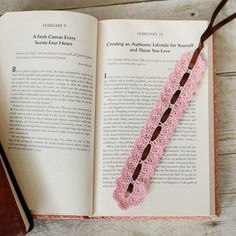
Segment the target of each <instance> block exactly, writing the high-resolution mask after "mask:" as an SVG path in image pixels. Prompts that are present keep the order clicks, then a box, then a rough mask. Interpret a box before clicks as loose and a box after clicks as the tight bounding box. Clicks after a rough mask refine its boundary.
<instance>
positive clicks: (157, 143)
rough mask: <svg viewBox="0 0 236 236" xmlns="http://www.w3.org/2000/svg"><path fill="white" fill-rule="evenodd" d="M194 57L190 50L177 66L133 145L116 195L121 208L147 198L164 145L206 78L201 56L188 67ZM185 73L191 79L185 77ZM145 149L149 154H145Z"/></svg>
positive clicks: (118, 183) (121, 174)
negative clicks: (145, 196) (175, 96)
mask: <svg viewBox="0 0 236 236" xmlns="http://www.w3.org/2000/svg"><path fill="white" fill-rule="evenodd" d="M191 58H192V54H187V55H185V56H183V57H182V58H181V59H180V61H179V62H178V64H177V65H176V66H175V68H174V70H173V71H172V72H171V74H170V75H169V78H168V80H167V81H166V83H165V86H164V89H163V91H162V93H161V95H160V97H159V99H158V100H157V102H156V103H155V104H154V107H153V109H152V111H151V112H150V114H149V116H148V118H147V120H146V122H145V124H144V127H143V128H142V130H141V132H140V134H139V137H138V138H137V139H136V141H135V142H134V144H133V146H132V150H131V152H130V154H129V157H128V159H127V160H126V162H125V164H124V167H123V169H122V170H121V173H120V177H119V178H118V179H117V181H116V189H115V191H114V193H113V197H114V199H115V200H116V201H117V203H118V205H119V207H120V208H121V209H128V208H129V207H131V206H136V205H138V204H139V203H140V202H141V200H142V199H143V197H144V195H145V194H146V192H147V190H148V186H149V183H150V179H151V177H152V176H153V174H154V170H155V168H156V167H157V166H158V165H159V163H160V160H161V157H162V155H163V152H164V149H165V147H166V145H167V144H168V142H169V139H170V138H171V136H172V135H173V134H174V131H175V129H176V127H177V126H178V123H179V121H180V119H181V117H182V115H183V113H184V111H185V109H186V108H187V107H188V105H189V102H190V100H191V97H192V96H193V94H194V93H195V92H196V90H197V87H198V85H199V83H200V81H201V79H202V78H203V75H204V72H205V69H206V63H205V61H204V60H203V58H202V57H201V56H199V57H198V60H197V62H196V64H195V66H194V68H193V69H192V71H191V70H189V69H188V65H189V62H190V60H191ZM186 68H187V69H186ZM185 76H186V77H185ZM184 77H185V78H187V79H186V80H184ZM177 90H180V92H178V93H179V94H178V96H177V99H176V100H175V99H174V100H175V101H174V102H173V100H172V99H173V97H174V94H176V92H177ZM168 108H169V109H168ZM167 109H168V111H167ZM166 117H167V118H166ZM161 120H162V121H164V122H161ZM157 127H161V128H158V129H159V131H158V132H159V133H158V132H157V133H158V135H154V132H155V131H157V130H156V129H157ZM154 136H156V137H154ZM154 138H155V139H154ZM148 144H149V145H148ZM147 146H148V147H147ZM145 149H146V151H145ZM147 149H148V150H147ZM145 152H146V153H147V155H146V154H145V155H144V153H145ZM135 173H136V174H135ZM127 193H128V196H127Z"/></svg>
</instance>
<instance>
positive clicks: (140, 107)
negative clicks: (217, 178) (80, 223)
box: [94, 20, 215, 216]
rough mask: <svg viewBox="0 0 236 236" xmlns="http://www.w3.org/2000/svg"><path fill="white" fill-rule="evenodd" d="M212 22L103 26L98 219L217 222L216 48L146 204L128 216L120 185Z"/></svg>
mask: <svg viewBox="0 0 236 236" xmlns="http://www.w3.org/2000/svg"><path fill="white" fill-rule="evenodd" d="M206 27H207V22H206V21H150V20H148V21H145V20H106V21H100V22H99V39H98V71H97V99H96V139H95V143H96V147H95V148H96V151H95V186H94V215H98V216H210V215H214V214H215V200H214V199H215V192H214V185H215V183H214V174H213V173H214V127H213V120H214V119H213V59H212V51H213V49H212V40H211V39H210V40H208V41H207V43H206V44H205V48H204V49H203V51H202V55H203V58H204V60H205V61H206V63H207V69H206V72H205V75H204V78H203V81H202V82H201V84H200V87H199V89H198V91H197V93H196V94H195V96H194V97H193V99H192V101H191V102H190V106H189V107H188V108H187V110H186V112H185V113H184V116H183V118H182V120H181V122H180V124H179V126H178V128H177V129H176V131H175V134H174V136H173V137H172V138H171V140H170V142H169V144H168V146H167V148H166V150H165V154H164V156H163V157H162V161H161V164H160V166H159V167H157V169H156V171H155V174H154V176H153V178H152V180H151V184H150V186H149V191H148V193H147V195H146V196H145V198H144V200H143V201H142V203H141V204H140V205H138V206H136V207H133V208H130V209H128V210H121V209H120V208H119V207H118V205H117V203H116V202H115V201H114V199H113V191H114V189H115V181H116V179H117V177H118V176H119V175H120V171H121V169H122V167H123V165H124V162H125V160H126V159H127V157H128V155H129V153H130V151H131V148H132V144H133V143H134V141H135V139H136V138H137V137H138V135H139V132H140V130H141V128H142V127H143V125H144V122H145V120H146V119H147V117H148V115H149V113H150V112H151V110H152V107H153V105H154V103H155V102H156V100H157V99H158V97H159V95H160V92H161V90H162V87H163V85H164V83H165V81H166V80H167V78H168V75H169V74H170V72H171V70H172V69H173V68H174V66H175V64H176V63H177V62H178V61H179V59H180V58H181V56H183V55H185V54H187V53H191V52H193V51H194V50H195V48H196V47H197V45H198V42H199V39H200V36H201V34H202V32H204V30H205V29H206Z"/></svg>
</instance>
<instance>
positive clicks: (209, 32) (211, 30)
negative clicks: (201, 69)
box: [188, 0, 236, 70]
mask: <svg viewBox="0 0 236 236" xmlns="http://www.w3.org/2000/svg"><path fill="white" fill-rule="evenodd" d="M227 2H228V0H222V1H221V2H220V3H219V4H218V6H217V7H216V9H215V11H214V12H213V14H212V17H211V20H210V23H209V25H208V27H207V28H206V30H205V32H204V33H203V34H202V36H201V38H200V42H199V45H198V48H197V49H196V50H195V51H194V54H193V57H192V59H191V61H190V63H189V66H188V68H189V69H190V70H191V69H193V67H194V65H195V64H196V61H197V58H198V56H199V54H200V52H201V50H202V49H203V47H204V42H205V41H206V40H207V39H208V38H209V37H210V36H211V35H213V34H214V33H215V32H216V31H217V30H218V29H220V28H221V27H222V26H224V25H225V24H227V23H228V22H230V21H232V20H233V19H235V18H236V12H235V13H234V14H232V15H230V16H228V17H226V18H225V19H224V20H222V21H220V22H219V23H218V24H216V25H215V26H213V24H214V21H215V19H216V17H217V15H218V13H219V12H220V11H221V9H222V8H223V7H224V5H225V4H226V3H227Z"/></svg>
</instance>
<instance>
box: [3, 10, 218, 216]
mask: <svg viewBox="0 0 236 236" xmlns="http://www.w3.org/2000/svg"><path fill="white" fill-rule="evenodd" d="M206 27H207V22H206V21H156V20H153V21H152V20H147V21H146V20H105V21H98V20H97V19H95V18H94V17H92V16H89V15H84V14H79V13H72V12H58V11H55V12H52V11H48V12H47V11H46V12H18V13H7V14H5V15H4V16H2V17H1V19H0V31H1V35H0V58H1V60H0V76H1V80H0V109H1V110H0V111H1V122H0V127H1V130H0V140H1V142H2V144H3V146H4V149H5V151H6V153H7V156H8V158H9V162H10V164H11V166H12V169H13V171H14V174H15V176H16V179H17V181H18V183H19V186H20V188H21V190H22V192H23V195H24V197H25V200H26V202H27V204H28V206H29V208H30V209H31V210H32V213H33V214H34V215H36V216H38V217H40V216H56V217H57V216H58V217H59V216H64V217H69V216H73V217H75V216H77V217H79V216H96V217H98V216H123V217H130V216H133V217H138V216H152V217H154V216H155V217H169V216H173V217H182V216H186V217H195V216H204V217H210V216H214V215H216V214H217V211H216V205H217V204H216V203H217V201H216V200H215V199H216V193H215V158H216V152H215V150H216V149H215V142H214V140H215V133H214V120H215V119H214V83H213V55H212V54H213V49H212V40H211V39H210V40H208V41H207V43H206V44H205V48H204V50H203V57H204V60H205V61H206V62H207V70H206V72H205V76H204V79H203V81H202V83H201V85H200V88H199V90H198V92H197V93H196V95H195V96H194V98H193V100H192V102H191V104H190V106H189V108H188V109H187V111H186V112H185V114H184V117H183V119H182V121H181V123H180V125H179V126H178V128H177V130H176V132H175V134H174V136H173V138H172V139H171V141H170V143H169V145H168V147H167V149H166V152H165V155H164V156H163V158H162V161H161V165H160V166H159V167H158V168H157V169H156V172H155V175H154V177H153V178H152V181H151V185H150V188H149V192H148V194H147V195H146V197H145V199H144V200H143V202H142V203H141V204H140V205H139V206H137V207H134V208H131V209H128V210H121V209H120V208H119V207H118V205H117V203H116V202H115V201H114V200H113V196H112V195H113V191H114V188H115V180H116V178H117V177H118V175H119V173H120V170H121V169H122V167H123V164H124V162H125V160H126V158H127V157H128V154H129V152H130V150H131V147H132V144H133V142H134V141H135V139H136V138H137V136H138V134H139V131H140V129H141V128H142V126H143V124H144V122H145V120H146V118H147V116H148V114H149V112H150V111H151V109H152V106H153V104H154V103H155V101H156V100H157V99H158V96H159V94H160V92H161V89H162V87H163V85H164V82H165V80H166V79H167V77H168V75H169V74H170V72H171V70H172V69H173V68H174V66H175V64H176V63H177V62H178V61H179V59H180V57H181V56H182V55H184V54H186V53H189V52H193V50H194V49H195V48H196V46H197V44H198V42H199V37H200V35H201V34H202V32H203V31H204V30H205V28H206Z"/></svg>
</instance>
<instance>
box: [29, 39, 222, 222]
mask: <svg viewBox="0 0 236 236" xmlns="http://www.w3.org/2000/svg"><path fill="white" fill-rule="evenodd" d="M215 59H216V57H215V40H214V37H213V105H214V108H213V110H214V162H215V170H214V172H215V213H216V214H215V215H211V216H79V215H43V214H35V215H33V217H34V218H35V219H80V220H86V219H105V220H215V219H216V218H217V217H218V216H219V215H220V197H219V178H218V139H217V137H218V136H217V134H218V129H217V98H216V60H215Z"/></svg>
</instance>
